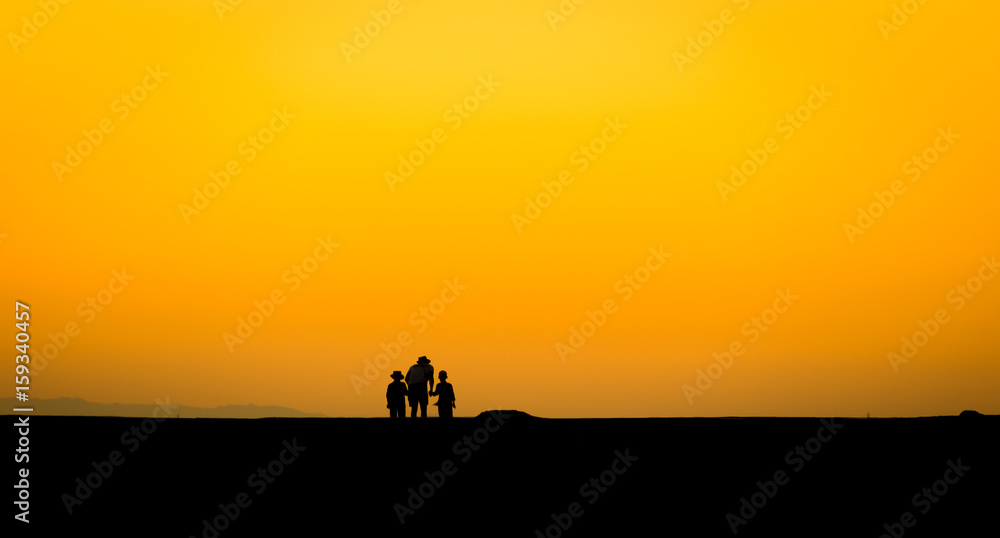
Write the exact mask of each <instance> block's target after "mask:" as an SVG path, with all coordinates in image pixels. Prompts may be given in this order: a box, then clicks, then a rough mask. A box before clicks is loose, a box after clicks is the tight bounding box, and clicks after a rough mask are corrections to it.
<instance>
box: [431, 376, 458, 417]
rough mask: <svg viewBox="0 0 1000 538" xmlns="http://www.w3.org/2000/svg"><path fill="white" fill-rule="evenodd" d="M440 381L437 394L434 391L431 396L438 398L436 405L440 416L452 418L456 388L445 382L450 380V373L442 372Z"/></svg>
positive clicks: (439, 377)
mask: <svg viewBox="0 0 1000 538" xmlns="http://www.w3.org/2000/svg"><path fill="white" fill-rule="evenodd" d="M438 379H440V380H441V381H439V382H438V389H437V392H435V391H433V390H432V391H431V392H430V395H431V396H437V397H438V401H437V402H435V403H434V405H436V406H437V408H438V416H439V417H441V418H451V417H452V416H454V414H453V413H452V409H453V408H454V407H455V388H454V387H452V386H451V383H449V382H447V381H445V380H446V379H448V372H445V371H444V370H441V373H439V374H438Z"/></svg>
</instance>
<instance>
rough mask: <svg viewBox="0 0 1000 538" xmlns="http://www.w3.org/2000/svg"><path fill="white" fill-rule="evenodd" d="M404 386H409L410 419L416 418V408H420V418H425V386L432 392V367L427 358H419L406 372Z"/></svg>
mask: <svg viewBox="0 0 1000 538" xmlns="http://www.w3.org/2000/svg"><path fill="white" fill-rule="evenodd" d="M406 384H407V386H409V398H410V417H416V416H417V406H420V417H421V418H427V385H428V384H430V390H434V367H433V366H431V360H430V359H428V358H427V357H419V358H418V359H417V363H416V364H414V365H413V366H410V369H409V370H407V371H406Z"/></svg>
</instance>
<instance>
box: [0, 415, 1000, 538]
mask: <svg viewBox="0 0 1000 538" xmlns="http://www.w3.org/2000/svg"><path fill="white" fill-rule="evenodd" d="M12 420H13V417H12ZM31 425H32V427H31V434H30V435H31V452H30V454H31V460H30V465H29V467H30V481H31V502H32V504H31V512H30V519H31V521H32V523H31V525H30V527H29V528H30V529H31V530H32V533H31V534H32V535H38V536H70V535H72V536H76V535H94V536H130V537H132V536H174V537H189V536H197V537H202V536H205V537H206V538H225V537H229V536H324V535H325V536H435V537H444V536H462V537H469V536H504V537H517V536H523V537H525V538H531V537H535V536H538V535H541V536H551V537H553V538H554V537H556V536H566V537H570V538H572V537H577V536H617V535H641V536H646V535H662V536H733V532H732V525H733V524H734V521H736V520H734V519H733V518H740V519H744V520H745V523H738V522H737V523H736V528H737V534H736V535H737V536H817V535H818V536H869V537H872V538H877V537H879V536H882V535H883V534H887V533H889V530H894V531H898V532H903V534H902V535H903V536H906V537H910V536H972V535H977V536H978V535H983V534H982V530H985V529H995V526H994V525H995V518H994V514H995V512H996V506H997V501H998V493H997V491H998V490H997V483H998V479H1000V472H998V465H997V454H1000V441H998V440H997V437H996V435H995V433H996V432H997V431H998V429H1000V417H996V416H987V417H976V416H969V417H941V418H921V419H870V420H866V419H836V420H835V421H833V422H832V423H830V422H829V421H827V422H823V421H821V420H820V419H818V418H817V419H811V418H748V419H595V420H587V419H580V420H548V419H538V418H533V417H530V416H527V415H523V414H517V413H513V412H507V413H485V414H483V415H480V416H479V417H477V418H454V419H452V420H450V421H442V420H438V419H436V418H431V419H426V420H411V419H409V418H406V419H403V420H395V421H394V420H392V419H389V418H380V419H323V418H317V419H314V418H304V419H259V420H230V419H169V420H166V421H164V422H161V423H158V424H155V430H154V431H153V432H150V433H146V434H143V435H145V438H144V439H142V438H140V436H139V435H137V434H136V433H135V432H139V433H142V432H143V431H144V430H143V427H144V424H143V421H142V420H141V419H133V418H129V419H123V418H93V417H91V418H83V417H43V416H34V417H31ZM145 427H146V428H147V430H148V429H149V428H151V424H150V423H148V422H147V423H146V424H145ZM133 428H135V429H133ZM11 430H15V435H16V429H15V428H11ZM831 432H833V433H831ZM15 444H16V437H15ZM800 448H801V451H802V452H800V451H798V449H800ZM113 451H118V452H119V453H120V454H119V457H117V458H109V456H112V455H113ZM806 456H808V458H807V457H806ZM109 459H114V460H115V461H117V462H118V464H117V465H112V464H110V463H107V462H108V461H109ZM959 460H960V461H959ZM109 465H110V467H109ZM956 469H960V471H956ZM109 471H110V472H109ZM94 473H103V474H105V475H107V476H101V475H100V474H97V475H95V474H94ZM779 473H784V475H782V474H779ZM956 473H959V474H961V476H959V474H956ZM98 476H100V478H99V479H98V478H96V477H98ZM77 478H80V479H81V482H76V479H77ZM88 480H89V481H90V482H91V484H98V483H99V485H97V486H96V487H93V488H90V493H89V496H87V497H86V498H83V499H78V500H80V503H79V504H77V503H74V502H72V501H70V502H71V504H72V505H73V512H74V513H73V515H68V514H67V509H66V507H65V503H66V502H67V499H68V498H69V497H63V495H64V494H67V495H75V494H77V493H81V494H82V493H86V490H85V489H83V488H81V486H80V484H81V483H85V482H86V481H88ZM946 481H951V483H948V482H946ZM779 483H780V484H779ZM924 488H929V489H927V490H926V491H927V492H929V493H928V494H926V495H925V493H924ZM934 488H937V490H935V489H934ZM943 489H946V490H947V491H942V490H943ZM425 497H426V498H425ZM932 499H936V500H932ZM744 500H745V501H746V504H749V505H750V506H751V509H748V508H746V507H745V506H744V502H743V501H744ZM754 504H756V505H757V506H756V507H754ZM8 506H9V505H8ZM741 508H742V510H743V511H742V515H741ZM923 509H926V510H927V511H926V512H925V513H924V512H922V510H923ZM907 512H910V513H911V516H913V517H914V518H915V520H911V519H906V518H905V516H904V514H905V513H907ZM727 514H731V515H732V516H733V518H729V519H727ZM748 516H749V517H748ZM401 519H402V521H403V522H404V523H403V524H401V523H400V520H401ZM904 519H905V521H906V522H907V523H912V526H911V527H904V526H903V524H902V523H901V521H902V520H904ZM206 524H208V525H210V526H211V528H206V527H205V525H206ZM18 525H19V527H17V528H15V531H22V530H23V528H22V526H20V524H18ZM896 525H898V527H897V526H896ZM884 526H888V527H884ZM222 527H224V528H222ZM220 528H221V530H220ZM887 529H889V530H887ZM973 531H976V532H973ZM18 535H20V533H19V534H18ZM890 535H891V534H890Z"/></svg>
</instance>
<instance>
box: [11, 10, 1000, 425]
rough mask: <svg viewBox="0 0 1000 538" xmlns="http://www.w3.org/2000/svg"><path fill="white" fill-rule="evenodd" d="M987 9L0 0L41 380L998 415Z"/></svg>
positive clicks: (114, 394)
mask: <svg viewBox="0 0 1000 538" xmlns="http://www.w3.org/2000/svg"><path fill="white" fill-rule="evenodd" d="M232 4H236V5H232ZM998 16H1000V5H998V4H997V3H995V2H986V3H984V2H940V1H935V0H930V1H927V2H925V3H923V4H921V3H919V2H917V1H915V0H910V1H906V2H901V1H899V0H896V1H887V0H877V1H859V0H851V1H847V2H819V1H801V2H781V1H755V0H738V1H730V0H711V1H706V2H656V1H626V2H610V1H602V0H589V1H586V2H582V3H579V4H577V3H575V2H573V1H572V0H564V1H562V2H560V1H559V0H548V1H526V0H508V1H504V2H499V1H489V2H467V1H466V2H463V1H459V0H437V1H411V0H394V1H391V2H390V1H385V0H376V1H369V0H366V1H352V2H321V1H289V2H259V1H258V2H250V1H245V2H242V3H239V2H236V1H235V0H233V1H232V2H229V1H227V0H219V1H217V2H212V1H210V0H200V1H194V0H185V1H172V2H132V1H115V0H108V1H102V2H68V3H65V4H63V3H62V2H59V1H58V0H42V1H40V2H39V1H36V0H9V1H5V2H3V5H2V7H0V28H2V29H3V32H4V34H5V36H6V39H5V42H6V43H5V45H4V46H3V47H4V50H2V51H0V72H2V76H3V84H2V85H0V101H2V103H3V106H4V116H3V120H4V121H3V126H4V128H3V129H2V130H0V177H2V181H3V197H2V214H0V259H2V266H3V279H2V281H0V297H2V298H3V300H4V301H5V302H6V303H7V304H8V307H9V306H10V305H11V304H12V303H14V302H15V301H20V302H22V303H26V304H27V305H29V306H30V311H29V313H30V328H29V333H30V335H31V340H30V345H31V347H30V355H29V356H30V358H31V365H32V366H33V373H32V376H31V388H30V395H31V397H33V398H57V397H80V398H84V399H87V400H90V401H94V402H105V403H111V402H122V403H138V404H142V403H149V404H150V405H153V402H154V400H155V399H163V398H166V397H169V398H170V400H171V401H172V402H174V403H182V404H185V405H191V406H199V407H214V406H217V405H226V404H250V403H253V404H257V405H282V406H287V407H292V408H295V409H299V410H302V411H305V412H311V413H323V414H326V415H330V416H385V415H386V409H385V396H384V392H385V387H386V385H387V384H388V383H389V382H390V378H389V374H390V373H391V372H392V371H393V370H403V371H405V370H406V369H407V368H408V367H409V365H411V364H413V362H414V361H415V359H416V358H417V357H418V356H420V355H426V356H428V357H429V358H430V359H431V361H432V365H433V366H434V367H435V368H436V369H437V370H441V369H445V370H447V371H448V373H449V378H450V379H449V380H450V381H451V382H452V383H453V384H454V387H455V392H456V398H457V409H456V414H457V415H460V416H467V415H475V414H478V413H479V412H480V411H483V410H487V409H498V408H503V409H519V410H523V411H526V412H528V413H531V414H535V415H539V416H547V417H645V416H727V415H742V416H755V415H782V416H830V415H835V416H864V415H865V414H866V413H868V412H870V413H871V414H872V416H922V415H938V414H956V413H958V412H960V411H962V410H963V409H976V410H978V411H980V412H983V413H991V414H995V413H1000V390H998V388H1000V387H998V379H1000V364H998V360H997V358H998V354H1000V331H998V330H997V329H998V320H1000V279H994V278H993V277H994V276H995V275H996V272H997V271H998V270H1000V269H998V268H997V266H996V262H995V256H996V255H997V254H1000V252H998V250H1000V243H998V239H1000V219H998V218H997V201H998V199H1000V186H998V183H997V181H996V179H997V172H996V171H997V168H998V165H1000V152H998V151H997V135H996V132H997V125H998V123H1000V106H998V104H997V95H1000V62H998V55H997V53H998V51H1000V38H998V36H997V32H996V30H995V21H996V20H997V17H998ZM15 322H16V320H11V324H12V325H13V324H14V323H15ZM18 330H19V329H18V328H16V327H14V326H11V328H10V332H8V333H6V334H8V335H9V336H8V337H7V338H9V339H10V340H11V341H13V340H15V335H16V332H18ZM14 344H16V341H14V342H12V343H11V345H14ZM383 350H387V351H388V353H389V354H390V355H387V356H385V357H379V354H380V353H383ZM397 350H398V353H397ZM734 351H735V353H734V354H733V355H732V356H727V355H723V353H725V352H734ZM392 355H395V357H392ZM9 364H10V367H11V368H12V369H13V368H14V364H15V363H14V360H13V358H12V359H11V362H10V363H9ZM7 390H13V389H7ZM431 413H432V414H435V413H434V412H433V411H432V412H431Z"/></svg>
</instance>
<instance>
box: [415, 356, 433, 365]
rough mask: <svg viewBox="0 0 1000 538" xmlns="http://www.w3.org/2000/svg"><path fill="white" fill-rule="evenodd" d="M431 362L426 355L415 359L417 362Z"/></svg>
mask: <svg viewBox="0 0 1000 538" xmlns="http://www.w3.org/2000/svg"><path fill="white" fill-rule="evenodd" d="M430 362H431V360H430V359H428V358H427V357H420V358H418V359H417V364H429V363H430Z"/></svg>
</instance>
